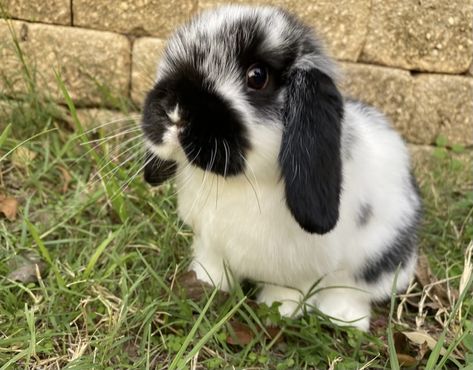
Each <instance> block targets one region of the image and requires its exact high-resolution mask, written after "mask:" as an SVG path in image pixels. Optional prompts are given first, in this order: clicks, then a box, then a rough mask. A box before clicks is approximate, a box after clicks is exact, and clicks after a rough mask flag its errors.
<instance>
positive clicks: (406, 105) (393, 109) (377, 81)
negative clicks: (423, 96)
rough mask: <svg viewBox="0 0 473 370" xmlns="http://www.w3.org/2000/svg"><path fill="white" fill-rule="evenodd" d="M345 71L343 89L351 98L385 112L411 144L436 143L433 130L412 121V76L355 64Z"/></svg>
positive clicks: (399, 71)
mask: <svg viewBox="0 0 473 370" xmlns="http://www.w3.org/2000/svg"><path fill="white" fill-rule="evenodd" d="M342 69H343V71H344V76H343V79H342V84H341V87H342V90H343V91H344V92H345V93H346V94H347V95H348V96H350V97H353V98H355V99H359V100H361V101H363V102H365V103H367V104H370V105H373V106H374V107H376V108H378V109H379V110H381V111H382V112H383V113H385V114H386V115H387V116H388V117H389V118H390V120H391V122H392V123H393V125H394V127H395V128H396V129H397V130H398V131H400V132H401V133H402V134H403V136H404V137H405V138H406V139H407V140H409V141H412V142H418V143H430V142H432V141H433V140H434V135H435V133H434V134H432V133H431V130H432V127H425V129H424V128H422V127H418V126H417V125H416V123H415V122H414V121H413V120H412V106H413V102H412V95H413V84H412V78H411V76H410V74H409V72H406V71H402V70H399V69H392V68H384V67H378V66H370V65H362V64H353V63H343V64H342Z"/></svg>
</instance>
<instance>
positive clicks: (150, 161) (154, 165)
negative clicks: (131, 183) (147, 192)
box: [144, 152, 177, 186]
mask: <svg viewBox="0 0 473 370" xmlns="http://www.w3.org/2000/svg"><path fill="white" fill-rule="evenodd" d="M176 168H177V166H176V163H175V162H173V161H165V160H162V159H159V158H158V157H156V156H155V155H153V154H151V153H150V152H148V153H147V155H146V157H145V167H144V178H145V181H146V182H147V183H148V184H150V185H152V186H158V185H160V184H162V183H163V182H164V181H166V180H168V179H169V178H171V177H172V176H174V174H175V173H176Z"/></svg>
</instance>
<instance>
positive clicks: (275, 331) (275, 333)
mask: <svg viewBox="0 0 473 370" xmlns="http://www.w3.org/2000/svg"><path fill="white" fill-rule="evenodd" d="M266 332H267V333H268V334H267V335H266V337H267V338H268V339H270V340H273V339H274V338H277V339H276V343H280V342H282V341H283V340H284V336H283V335H282V330H281V328H279V327H277V326H267V327H266Z"/></svg>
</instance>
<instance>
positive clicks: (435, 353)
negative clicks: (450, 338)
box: [425, 277, 473, 370]
mask: <svg viewBox="0 0 473 370" xmlns="http://www.w3.org/2000/svg"><path fill="white" fill-rule="evenodd" d="M472 283H473V277H472V278H470V280H469V281H468V283H467V284H466V286H465V289H463V291H462V293H461V294H460V297H458V300H457V302H456V303H455V306H454V307H453V310H452V312H451V313H450V316H449V318H448V320H447V323H446V324H445V327H444V329H443V331H442V333H441V334H440V336H439V339H438V341H437V343H436V344H435V347H434V348H433V350H432V352H431V354H430V356H429V360H428V361H427V365H426V366H425V369H426V370H433V369H438V368H440V367H439V365H440V364H442V365H443V364H445V363H446V362H447V359H448V356H449V355H450V354H451V353H452V352H453V350H454V349H455V347H451V346H450V347H449V350H448V351H447V353H445V355H444V356H443V357H442V359H441V361H440V364H439V363H437V361H438V359H439V357H440V351H441V350H442V348H443V345H444V343H445V339H446V336H447V333H448V328H449V326H450V324H451V322H452V321H453V319H454V318H455V316H456V314H457V312H458V310H459V309H460V306H461V304H462V302H463V301H464V300H465V297H466V295H467V293H470V288H471V285H472Z"/></svg>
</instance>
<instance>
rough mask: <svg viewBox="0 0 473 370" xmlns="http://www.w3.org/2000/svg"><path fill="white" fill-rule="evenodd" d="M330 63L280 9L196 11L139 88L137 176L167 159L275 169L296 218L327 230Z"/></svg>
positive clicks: (332, 189)
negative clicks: (142, 147)
mask: <svg viewBox="0 0 473 370" xmlns="http://www.w3.org/2000/svg"><path fill="white" fill-rule="evenodd" d="M334 70H335V67H334V63H333V62H332V61H331V60H330V59H329V58H328V57H327V56H326V55H325V54H324V52H323V50H322V47H321V45H320V43H319V42H318V41H317V39H316V38H315V36H314V35H313V34H312V31H311V30H310V28H308V27H307V26H305V25H304V24H302V23H301V22H300V21H299V20H297V19H296V18H295V17H294V16H292V15H290V14H288V13H286V12H285V11H283V10H281V9H277V8H272V7H244V6H226V7H220V8H217V9H213V10H210V11H207V12H204V13H202V14H200V15H199V16H197V17H196V18H194V19H192V20H191V21H189V22H188V23H187V24H185V25H183V26H182V27H181V28H179V29H178V30H177V31H176V32H175V33H174V34H173V35H172V36H171V38H170V39H169V40H168V43H167V46H166V48H165V51H164V55H163V57H162V59H161V61H160V64H159V68H158V75H157V78H156V83H155V86H154V87H153V89H152V90H151V91H150V92H149V94H148V96H147V99H146V102H145V105H144V111H143V121H142V128H143V131H144V134H145V138H146V142H147V145H148V148H149V151H150V157H149V160H148V162H147V165H146V166H145V178H146V179H147V180H148V182H150V183H153V184H158V183H160V182H162V181H163V180H165V179H166V178H168V177H169V176H171V175H172V173H173V171H174V170H175V168H176V164H186V165H192V166H195V167H196V168H199V169H201V170H204V171H209V172H211V173H214V174H217V175H219V176H224V177H225V178H228V179H229V180H231V178H232V177H235V176H245V172H246V171H252V172H253V173H256V176H257V177H258V176H260V175H261V176H263V174H264V173H265V172H271V173H276V174H277V176H278V180H280V181H284V185H285V195H286V203H287V206H288V208H289V210H290V212H291V213H292V215H293V216H294V218H295V219H296V220H297V222H298V223H299V224H300V226H301V227H302V228H303V229H305V230H306V231H308V232H312V233H313V232H315V233H320V234H322V233H326V232H328V231H330V230H331V229H332V228H333V227H334V226H335V224H336V223H337V220H338V213H339V211H338V209H339V198H340V190H341V181H342V178H341V177H342V172H341V166H342V164H341V156H340V136H341V121H342V119H343V99H342V97H341V95H340V93H339V92H338V90H337V87H336V85H335V83H334ZM275 186H276V185H275Z"/></svg>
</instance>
